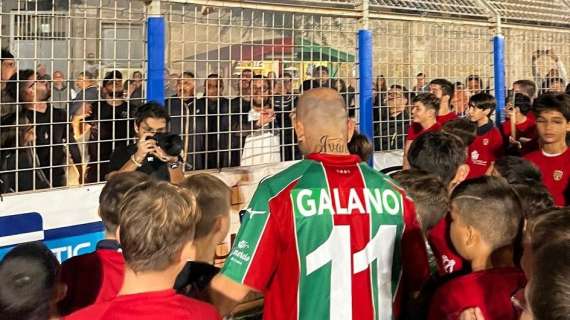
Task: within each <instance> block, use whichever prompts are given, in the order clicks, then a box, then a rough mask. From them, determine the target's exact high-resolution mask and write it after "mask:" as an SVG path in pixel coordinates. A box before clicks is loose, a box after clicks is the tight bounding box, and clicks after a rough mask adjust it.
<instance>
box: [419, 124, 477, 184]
mask: <svg viewBox="0 0 570 320" xmlns="http://www.w3.org/2000/svg"><path fill="white" fill-rule="evenodd" d="M466 159H467V154H466V152H465V146H464V145H463V143H462V142H461V140H460V139H459V138H458V137H456V136H453V135H450V134H447V133H443V132H427V133H425V134H422V135H421V136H419V137H418V138H417V139H415V140H414V142H412V145H411V146H410V150H409V151H408V162H409V163H410V167H411V168H413V169H419V170H424V171H426V172H429V173H431V174H434V175H435V176H437V177H439V178H440V179H441V180H442V181H443V183H444V184H445V185H446V187H447V188H448V190H451V189H453V187H455V186H456V185H457V184H458V183H460V182H461V181H463V180H465V178H466V177H467V175H468V174H469V166H467V165H466V164H465V160H466Z"/></svg>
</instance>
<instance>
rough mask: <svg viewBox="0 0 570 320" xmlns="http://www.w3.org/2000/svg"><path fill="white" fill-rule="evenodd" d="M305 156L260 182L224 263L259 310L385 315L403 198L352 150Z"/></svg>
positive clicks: (304, 315) (292, 315)
mask: <svg viewBox="0 0 570 320" xmlns="http://www.w3.org/2000/svg"><path fill="white" fill-rule="evenodd" d="M307 158H308V159H309V160H304V161H301V162H299V163H298V164H296V165H294V166H292V167H290V168H289V169H287V170H285V171H283V172H281V173H279V174H277V175H275V176H273V177H271V178H268V179H266V180H264V181H263V182H262V183H261V184H260V186H259V187H258V190H257V191H256V193H255V195H254V196H253V199H252V201H251V203H250V206H249V208H248V209H247V211H248V214H247V215H246V217H245V220H244V222H243V225H242V228H241V229H240V232H239V234H238V237H237V239H236V244H235V245H234V248H233V250H232V252H231V254H230V256H229V258H228V260H227V261H226V265H225V267H224V270H223V271H222V272H223V273H224V274H225V275H226V276H228V277H230V278H232V279H233V280H235V281H237V282H240V283H242V284H245V285H247V286H249V287H252V288H255V289H257V290H259V291H262V292H264V293H265V311H264V318H266V319H276V318H279V319H374V318H375V315H379V318H382V319H390V318H392V303H393V301H394V298H395V297H396V295H397V292H398V284H399V279H400V275H401V267H400V262H401V261H400V260H401V259H400V255H401V253H400V249H401V248H400V242H401V239H402V234H403V231H404V224H405V222H404V219H405V216H406V215H405V214H404V213H405V212H406V211H411V212H412V214H408V215H407V216H411V217H413V218H412V219H411V220H410V222H409V224H410V225H412V224H413V225H414V226H417V223H416V221H415V215H414V213H413V208H411V207H408V206H409V205H410V202H409V200H407V198H406V197H405V196H404V194H403V193H402V191H401V190H400V189H399V188H397V187H396V186H395V185H394V184H393V183H392V182H391V180H390V179H389V178H386V177H385V176H383V175H382V174H379V173H377V172H376V171H374V170H373V169H372V168H369V167H368V166H367V165H366V164H365V163H361V162H360V161H359V159H358V157H356V156H332V155H323V154H312V155H309V156H308V157H307ZM406 225H408V222H406Z"/></svg>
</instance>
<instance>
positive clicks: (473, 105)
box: [468, 93, 497, 123]
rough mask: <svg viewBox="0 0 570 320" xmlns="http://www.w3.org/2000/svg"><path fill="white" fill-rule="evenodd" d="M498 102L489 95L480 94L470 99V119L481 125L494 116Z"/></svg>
mask: <svg viewBox="0 0 570 320" xmlns="http://www.w3.org/2000/svg"><path fill="white" fill-rule="evenodd" d="M496 107H497V101H496V100H495V97H493V96H492V95H490V94H488V93H478V94H475V95H473V96H471V98H469V110H468V112H469V119H470V120H471V121H473V122H477V123H481V122H485V121H487V119H488V118H490V117H491V116H492V115H493V112H494V111H495V108H496Z"/></svg>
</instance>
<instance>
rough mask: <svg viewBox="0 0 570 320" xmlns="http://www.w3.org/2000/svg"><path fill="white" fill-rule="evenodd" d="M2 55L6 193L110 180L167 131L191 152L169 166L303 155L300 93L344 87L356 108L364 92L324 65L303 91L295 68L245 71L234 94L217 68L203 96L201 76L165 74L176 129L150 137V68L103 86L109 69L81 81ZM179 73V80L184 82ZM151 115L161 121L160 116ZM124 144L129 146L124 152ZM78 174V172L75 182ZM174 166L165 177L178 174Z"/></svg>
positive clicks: (112, 75) (170, 123)
mask: <svg viewBox="0 0 570 320" xmlns="http://www.w3.org/2000/svg"><path fill="white" fill-rule="evenodd" d="M1 61H2V63H1V65H2V69H1V70H2V81H1V83H2V99H1V100H0V109H1V115H2V118H1V119H0V130H2V143H1V145H0V154H1V159H2V160H1V162H0V171H1V172H2V173H1V177H0V180H1V181H2V188H1V190H2V192H3V193H7V192H21V191H28V190H37V189H43V188H50V187H60V186H64V185H67V184H70V183H73V184H77V183H79V184H83V183H95V182H101V181H105V180H106V179H108V177H109V175H110V174H112V173H113V172H115V171H120V169H121V167H122V165H124V163H123V162H121V161H122V160H121V161H119V163H117V162H116V161H113V155H114V154H116V153H119V154H122V155H124V154H128V155H129V156H130V155H132V154H134V153H135V152H136V151H137V150H138V149H137V148H136V147H135V145H138V146H142V145H143V144H145V145H147V147H148V145H150V144H153V142H152V141H150V142H145V143H134V144H133V145H131V143H132V142H136V141H140V140H141V139H149V137H150V136H152V135H154V134H155V133H157V132H160V133H166V132H168V133H172V134H176V135H179V136H180V137H181V140H182V144H183V149H184V152H183V154H182V156H181V157H180V158H179V159H177V161H174V160H173V161H171V162H172V163H167V164H170V165H172V166H176V167H177V168H180V169H181V170H185V171H187V170H203V169H220V168H225V167H233V166H240V165H241V166H244V165H254V164H260V163H269V162H279V161H288V160H298V159H300V158H301V155H300V152H299V150H298V148H297V147H296V143H295V137H294V134H293V129H292V124H291V120H290V118H289V114H290V113H291V111H292V110H293V109H294V106H295V103H296V100H297V98H298V94H299V93H300V92H303V91H305V90H308V89H310V88H319V87H328V88H335V89H337V90H338V92H340V94H341V95H342V96H343V98H344V99H345V102H346V104H347V105H348V106H350V112H351V114H354V106H355V93H354V92H355V90H354V88H353V87H352V86H351V85H347V83H346V82H345V81H344V80H342V79H332V78H331V77H330V76H329V70H328V68H327V67H326V66H320V67H316V68H315V69H314V70H313V77H312V79H311V80H306V81H304V82H303V83H302V84H301V86H300V88H299V89H298V90H296V89H293V77H292V76H291V75H290V74H288V73H284V74H283V75H282V77H281V78H277V75H276V74H274V73H270V74H268V75H267V76H262V75H258V74H254V72H253V71H252V70H251V69H243V70H241V74H240V75H239V81H238V82H237V91H238V94H237V95H236V96H235V97H233V98H229V97H228V96H227V95H226V94H225V92H224V89H225V85H226V84H225V83H224V79H223V78H222V77H221V76H220V75H219V74H214V73H213V74H209V75H208V76H207V78H206V79H205V80H204V83H203V92H201V93H200V94H199V93H198V92H197V91H198V90H197V88H198V86H199V84H197V80H196V77H195V75H194V73H192V72H190V71H186V72H183V73H182V74H180V75H178V74H172V75H168V74H166V75H165V76H167V77H168V79H169V80H168V81H167V82H166V88H165V92H166V94H167V98H166V100H165V101H164V106H165V110H166V111H167V112H166V113H161V114H160V115H159V116H158V118H161V119H163V120H165V121H166V125H165V126H162V127H161V128H158V129H156V130H155V129H153V128H149V130H150V131H149V132H150V133H151V134H150V135H149V134H144V133H141V132H143V131H144V128H142V127H141V125H142V126H144V125H146V124H147V123H146V122H145V119H146V118H145V119H141V118H138V116H139V115H141V114H142V116H143V117H147V116H146V115H145V112H144V110H141V108H142V107H143V104H144V103H145V101H144V88H143V75H142V73H141V72H139V71H135V72H134V73H133V74H132V77H131V79H128V80H127V79H125V78H124V75H123V74H122V73H121V72H120V71H118V70H111V71H109V72H107V73H105V74H104V75H102V81H101V82H100V83H98V81H97V79H98V78H99V75H98V72H99V71H98V70H97V69H94V70H93V68H88V69H89V70H87V68H86V70H85V71H83V72H81V73H79V75H78V77H77V80H76V83H75V86H72V85H70V84H68V82H67V81H65V79H64V76H63V72H61V71H57V70H56V71H54V72H53V75H52V76H50V75H49V74H48V73H47V71H46V66H45V65H42V64H40V65H38V66H37V68H36V70H31V69H25V70H17V69H16V63H15V58H14V56H13V55H12V54H11V53H10V52H9V51H8V50H6V49H3V50H2V56H1ZM172 77H176V78H175V79H174V83H173V81H172V79H170V78H172ZM157 106H158V105H157ZM151 113H152V112H151ZM147 118H148V117H147ZM150 118H151V119H154V120H156V117H155V116H154V115H153V114H151V115H150ZM147 131H148V130H147ZM150 140H152V139H150ZM151 147H153V146H151ZM124 148H128V152H126V153H125V152H120V151H118V150H122V149H124ZM147 149H148V148H147ZM157 150H159V151H158V153H160V152H161V151H163V150H160V147H159V148H158V149H157ZM115 151H117V152H115ZM147 151H148V150H147ZM139 153H140V152H139ZM134 160H138V161H132V163H131V164H132V165H136V166H138V167H145V168H146V167H148V166H147V164H148V165H151V164H154V165H155V166H158V164H156V163H157V162H161V161H162V162H164V161H163V160H164V157H161V156H160V155H156V157H154V158H148V159H147V158H144V157H143V156H142V155H140V154H139V155H138V156H137V159H134ZM155 160H156V161H155ZM152 161H155V162H152ZM117 165H119V166H118V167H117ZM71 171H73V173H74V177H76V178H74V181H73V182H71V180H70V175H71V174H70V173H71ZM165 172H167V171H164V172H163V174H162V175H161V176H162V177H166V180H168V179H169V176H168V174H164V173H165Z"/></svg>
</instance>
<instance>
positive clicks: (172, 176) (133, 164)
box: [109, 102, 184, 184]
mask: <svg viewBox="0 0 570 320" xmlns="http://www.w3.org/2000/svg"><path fill="white" fill-rule="evenodd" d="M169 120H170V116H169V115H168V112H167V111H166V110H165V109H164V108H163V107H162V106H160V105H159V104H157V103H155V102H148V103H146V104H144V105H142V106H141V107H140V108H138V110H137V112H136V115H135V133H136V137H137V139H138V141H137V143H133V144H130V145H128V146H126V147H119V148H117V149H116V150H114V151H113V154H112V155H111V163H110V165H109V166H110V169H111V173H110V174H109V176H111V175H112V174H114V173H116V172H129V171H135V170H136V171H140V172H143V173H146V174H148V175H149V176H151V177H153V178H156V179H158V180H164V181H170V182H171V183H173V184H177V183H179V182H182V180H184V172H183V167H184V165H183V163H182V158H181V157H180V154H181V152H182V140H181V138H180V136H179V135H177V134H171V133H167V132H166V128H167V125H168V122H169Z"/></svg>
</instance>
